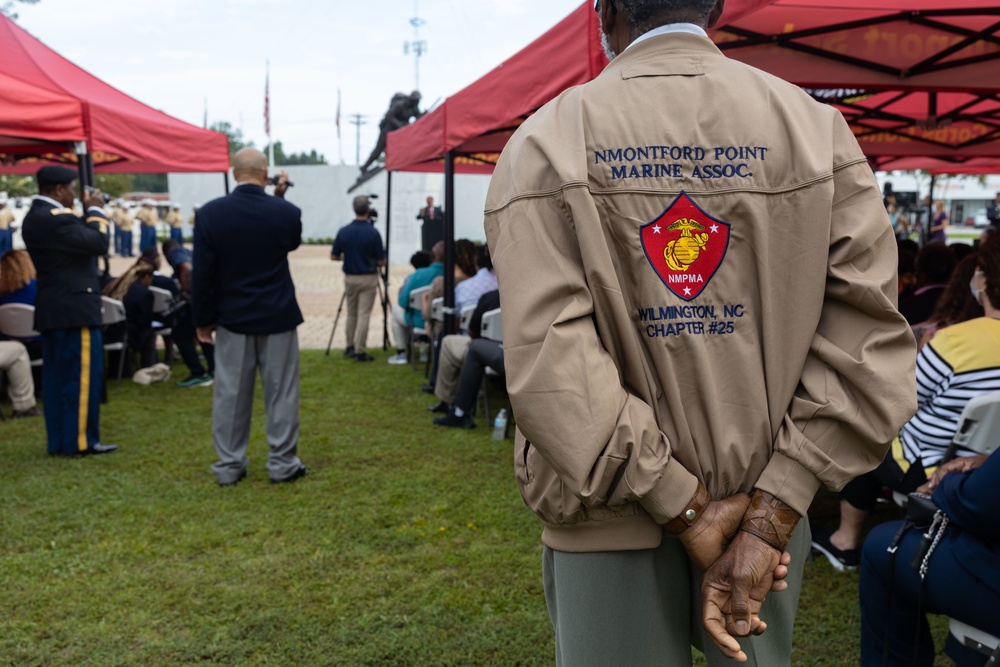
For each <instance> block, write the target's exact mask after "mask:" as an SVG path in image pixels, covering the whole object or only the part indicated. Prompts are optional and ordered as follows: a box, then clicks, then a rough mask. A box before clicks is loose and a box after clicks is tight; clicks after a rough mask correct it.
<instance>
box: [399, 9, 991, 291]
mask: <svg viewBox="0 0 1000 667" xmlns="http://www.w3.org/2000/svg"><path fill="white" fill-rule="evenodd" d="M944 4H945V3H944V2H942V0H876V1H875V2H872V3H870V4H868V5H862V3H858V2H857V0H745V1H744V2H736V1H734V0H730V1H729V2H728V3H727V12H726V14H725V15H724V16H723V18H722V21H720V23H719V26H720V27H719V28H718V29H717V30H716V33H715V36H714V39H715V41H716V43H717V44H719V46H720V48H722V49H723V50H724V51H725V52H726V53H727V55H729V56H730V57H733V58H735V59H737V60H741V61H743V62H746V63H748V64H751V65H753V66H756V67H758V68H760V69H763V70H765V71H768V72H770V73H772V74H775V75H777V76H779V77H781V78H783V79H786V80H788V81H791V82H793V83H796V84H798V85H801V86H805V87H809V88H816V89H836V88H840V87H846V86H850V87H851V88H854V89H860V90H861V91H865V92H864V94H863V99H857V100H847V99H845V100H841V104H840V105H839V106H841V108H842V110H843V111H844V112H845V115H846V116H847V117H848V119H849V120H853V121H854V123H853V127H854V129H855V133H856V134H857V135H858V139H859V142H860V143H861V144H862V147H863V148H867V150H868V151H870V152H869V153H868V154H869V155H876V156H877V157H878V158H880V159H883V160H886V161H888V160H889V159H890V158H892V159H896V158H899V157H900V156H901V155H902V156H921V157H926V156H927V155H932V156H934V157H935V158H937V159H945V158H949V157H950V158H951V159H961V160H966V159H969V158H970V157H971V158H977V159H981V158H983V157H984V156H990V157H1000V150H998V149H1000V133H998V131H997V130H998V124H997V123H998V122H1000V118H998V116H997V113H996V102H997V99H998V98H997V90H1000V67H997V66H996V63H997V62H998V61H1000V36H998V32H1000V20H998V19H1000V7H998V6H997V5H996V0H953V2H950V3H949V4H948V6H947V7H946V6H944ZM597 21H598V19H597V16H596V13H595V12H594V11H593V5H592V3H590V2H589V1H588V2H585V3H584V4H582V5H581V6H580V7H579V8H578V9H577V10H575V11H574V12H573V13H572V14H570V15H569V16H568V17H567V18H566V19H564V20H563V21H561V22H560V23H559V24H557V25H556V26H555V27H553V28H552V29H551V30H549V32H547V33H546V34H545V35H543V36H542V37H541V38H539V39H538V40H536V41H535V42H533V43H532V44H530V45H529V46H528V47H526V48H525V49H524V50H522V51H521V52H519V53H518V54H516V55H515V56H513V57H512V58H510V59H509V60H508V61H506V62H505V63H503V64H501V65H500V66H499V67H498V68H496V69H494V70H493V71H492V72H490V73H489V74H487V75H486V76H485V77H483V78H482V79H480V80H479V81H477V82H475V83H473V84H472V85H470V86H469V87H467V88H465V89H464V90H462V91H460V92H459V93H457V94H456V95H455V96H453V97H451V98H449V99H448V100H446V101H445V102H444V104H443V105H442V106H441V107H439V108H438V109H435V110H434V112H432V113H430V114H428V115H427V116H425V117H424V118H421V119H420V120H419V121H417V122H416V123H414V124H412V125H410V126H408V127H406V128H403V129H401V130H397V131H396V132H393V133H390V134H389V137H388V141H387V148H386V168H387V169H388V170H389V171H390V179H391V172H392V171H440V170H441V169H442V166H443V168H444V170H445V173H446V179H445V207H446V215H445V238H446V239H449V238H450V237H451V234H452V230H453V227H452V225H451V219H450V213H449V212H450V211H451V209H452V203H453V202H452V200H451V198H452V194H451V187H452V176H453V174H454V172H456V171H458V172H478V173H483V172H485V173H490V171H491V169H492V165H493V164H495V162H496V159H497V157H498V155H499V153H500V151H501V150H502V149H503V146H504V145H505V144H506V141H507V140H508V139H509V138H510V135H511V134H512V133H513V132H514V130H516V129H517V127H518V126H519V125H520V124H521V123H522V122H523V121H524V119H525V118H527V117H528V116H529V115H530V114H532V113H534V111H536V110H537V109H538V108H539V107H540V106H542V105H543V104H544V103H546V102H548V101H549V100H551V99H552V98H553V97H555V96H556V95H557V94H559V93H560V92H562V91H563V90H565V89H566V88H568V87H570V86H573V85H579V84H582V83H586V82H587V81H589V80H591V79H592V78H594V77H595V76H596V75H597V74H598V73H599V72H600V71H601V70H602V69H603V67H604V64H605V62H606V61H605V60H604V55H603V52H602V51H601V48H600V44H599V40H598V25H597ZM984 65H985V66H984ZM891 90H895V91H897V92H896V93H884V94H877V93H878V91H891ZM873 91H874V92H873ZM945 93H950V94H951V95H950V96H945ZM390 184H391V180H390ZM390 191H391V185H390ZM449 259H450V258H447V257H446V262H447V261H448V260H449ZM449 275H450V273H449V272H448V271H446V279H447V277H448V276H449ZM445 294H446V295H449V294H450V288H449V289H446V292H445Z"/></svg>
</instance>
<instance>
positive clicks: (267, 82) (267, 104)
mask: <svg viewBox="0 0 1000 667" xmlns="http://www.w3.org/2000/svg"><path fill="white" fill-rule="evenodd" d="M264 133H265V134H266V135H267V153H268V162H267V163H268V164H269V165H270V167H271V169H274V142H273V141H271V60H270V58H268V60H267V71H266V73H265V74H264Z"/></svg>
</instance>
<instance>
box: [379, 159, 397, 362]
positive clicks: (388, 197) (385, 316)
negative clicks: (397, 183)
mask: <svg viewBox="0 0 1000 667" xmlns="http://www.w3.org/2000/svg"><path fill="white" fill-rule="evenodd" d="M391 233H392V172H391V171H387V172H386V173H385V269H384V272H383V274H382V282H383V286H384V287H385V291H384V292H382V296H383V299H382V351H383V352H384V351H385V350H388V349H389V310H390V309H389V264H390V263H391V260H390V253H389V248H390V245H389V241H390V235H391ZM399 343H400V342H399V341H396V345H397V346H398V345H399Z"/></svg>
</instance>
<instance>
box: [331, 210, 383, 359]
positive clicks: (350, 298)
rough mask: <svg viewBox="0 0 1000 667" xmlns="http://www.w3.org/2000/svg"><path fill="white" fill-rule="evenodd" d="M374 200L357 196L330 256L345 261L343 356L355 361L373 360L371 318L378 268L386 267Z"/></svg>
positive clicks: (376, 288) (376, 289)
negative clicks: (369, 351) (368, 346)
mask: <svg viewBox="0 0 1000 667" xmlns="http://www.w3.org/2000/svg"><path fill="white" fill-rule="evenodd" d="M371 212H372V208H371V200H369V198H368V197H367V196H365V195H360V196H358V197H355V198H354V215H355V218H354V220H353V221H352V222H351V223H350V224H348V225H347V226H345V227H342V228H341V229H340V231H339V232H337V238H336V239H334V241H333V248H332V249H331V251H330V259H332V260H334V261H336V262H340V261H343V262H344V298H345V299H346V301H347V346H346V348H345V349H344V356H345V357H351V356H353V357H354V359H355V360H356V361H372V360H373V359H374V357H372V356H371V355H370V354H367V353H366V352H365V345H366V343H367V342H368V321H369V320H370V319H371V314H372V306H374V305H375V294H376V293H377V292H378V270H379V267H382V266H385V247H384V246H383V245H382V235H381V234H379V233H378V230H377V229H375V227H374V225H372V223H371Z"/></svg>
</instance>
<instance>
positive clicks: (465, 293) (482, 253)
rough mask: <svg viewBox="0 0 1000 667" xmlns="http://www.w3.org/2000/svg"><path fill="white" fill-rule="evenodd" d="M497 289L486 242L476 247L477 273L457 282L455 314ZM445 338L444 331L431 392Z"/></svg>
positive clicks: (435, 362) (432, 372)
mask: <svg viewBox="0 0 1000 667" xmlns="http://www.w3.org/2000/svg"><path fill="white" fill-rule="evenodd" d="M495 289H497V272H496V271H495V270H494V269H493V260H492V259H490V249H489V248H488V247H487V246H486V244H485V243H484V244H482V245H480V246H477V247H476V272H475V275H472V276H470V277H469V278H466V279H465V280H463V281H461V282H456V284H455V316H456V317H458V315H459V314H460V313H461V312H462V311H463V310H465V308H466V307H468V306H475V305H476V304H478V303H479V299H480V297H482V296H483V295H484V294H486V293H487V292H492V291H493V290H495ZM477 331H478V329H477ZM443 338H444V334H443V332H442V334H441V336H440V338H439V339H438V346H437V349H436V350H435V359H434V364H433V368H432V369H431V379H430V386H429V388H430V390H431V393H433V386H434V385H435V384H436V383H437V374H438V363H439V362H440V358H439V357H440V354H441V344H442V339H443Z"/></svg>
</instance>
